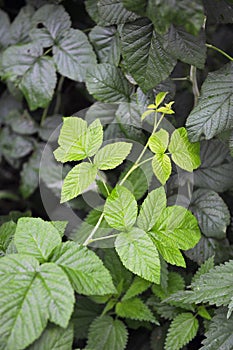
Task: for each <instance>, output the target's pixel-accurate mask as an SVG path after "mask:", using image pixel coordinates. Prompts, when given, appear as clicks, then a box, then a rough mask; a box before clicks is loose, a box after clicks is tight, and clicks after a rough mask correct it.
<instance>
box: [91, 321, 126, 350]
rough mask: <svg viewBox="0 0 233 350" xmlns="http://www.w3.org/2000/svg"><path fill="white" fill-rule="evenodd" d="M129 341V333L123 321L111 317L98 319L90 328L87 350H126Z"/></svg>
mask: <svg viewBox="0 0 233 350" xmlns="http://www.w3.org/2000/svg"><path fill="white" fill-rule="evenodd" d="M103 330H104V333H103ZM127 339H128V332H127V329H126V327H125V325H124V323H123V322H122V321H120V320H114V319H113V318H112V317H110V316H103V317H98V318H96V319H95V320H94V321H93V322H92V324H91V326H90V328H89V334H88V341H87V350H92V349H95V350H109V349H111V350H124V349H125V347H126V344H127Z"/></svg>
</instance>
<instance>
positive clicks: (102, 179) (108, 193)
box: [98, 171, 110, 196]
mask: <svg viewBox="0 0 233 350" xmlns="http://www.w3.org/2000/svg"><path fill="white" fill-rule="evenodd" d="M98 175H99V177H100V178H101V181H102V183H103V185H104V188H105V190H106V192H107V195H108V196H109V195H110V192H109V190H108V186H107V185H106V183H105V180H104V178H103V176H102V175H101V173H100V172H99V171H98Z"/></svg>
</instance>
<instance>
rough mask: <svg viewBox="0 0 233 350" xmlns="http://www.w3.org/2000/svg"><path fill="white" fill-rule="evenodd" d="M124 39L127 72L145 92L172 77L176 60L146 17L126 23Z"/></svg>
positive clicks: (123, 31)
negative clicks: (170, 75)
mask: <svg viewBox="0 0 233 350" xmlns="http://www.w3.org/2000/svg"><path fill="white" fill-rule="evenodd" d="M121 39H122V40H121V44H122V54H123V57H124V60H125V63H126V66H127V69H128V71H129V72H130V74H132V76H133V78H134V79H135V80H136V82H137V83H138V84H139V86H140V87H141V88H142V90H143V91H148V90H150V89H151V88H154V87H155V86H156V85H158V84H159V83H160V82H161V81H163V80H165V79H166V78H167V77H168V76H169V74H170V73H171V71H172V70H173V68H174V66H175V64H176V60H175V59H174V58H173V57H172V56H171V55H170V54H169V52H167V51H166V49H165V47H164V39H163V38H162V37H161V36H160V35H159V34H157V33H156V32H155V31H154V30H153V25H152V23H151V22H149V21H148V20H147V19H144V18H143V19H138V20H137V21H135V22H133V23H129V24H126V25H125V26H124V27H123V30H122V33H121Z"/></svg>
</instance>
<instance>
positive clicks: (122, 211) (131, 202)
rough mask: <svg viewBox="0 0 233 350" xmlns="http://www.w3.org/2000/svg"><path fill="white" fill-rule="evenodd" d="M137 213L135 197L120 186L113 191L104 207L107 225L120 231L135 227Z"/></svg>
mask: <svg viewBox="0 0 233 350" xmlns="http://www.w3.org/2000/svg"><path fill="white" fill-rule="evenodd" d="M137 211H138V208H137V202H136V200H135V198H134V196H133V195H132V193H131V192H130V191H129V190H127V189H126V188H125V187H123V186H120V185H117V186H116V187H115V188H114V189H113V190H112V192H111V194H110V195H109V196H108V198H107V200H106V202H105V205H104V217H105V219H106V221H107V223H108V224H109V225H110V226H111V227H113V228H116V229H117V230H119V231H120V230H127V229H130V228H131V227H132V226H133V225H134V223H135V221H136V218H137Z"/></svg>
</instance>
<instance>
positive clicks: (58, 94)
mask: <svg viewBox="0 0 233 350" xmlns="http://www.w3.org/2000/svg"><path fill="white" fill-rule="evenodd" d="M64 80H65V77H64V76H63V75H62V76H61V77H60V79H59V82H58V85H57V99H56V104H55V107H54V114H58V112H59V110H60V106H61V91H62V85H63V83H64Z"/></svg>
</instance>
